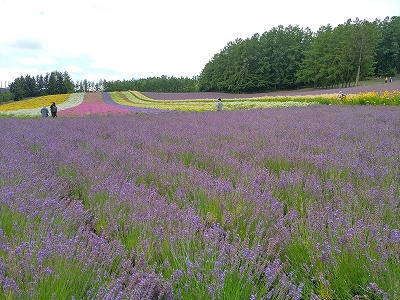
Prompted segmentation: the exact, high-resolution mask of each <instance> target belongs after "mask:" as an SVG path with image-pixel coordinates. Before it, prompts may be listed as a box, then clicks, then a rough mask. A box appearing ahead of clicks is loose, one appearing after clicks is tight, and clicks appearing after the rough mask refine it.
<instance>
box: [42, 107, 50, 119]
mask: <svg viewBox="0 0 400 300" xmlns="http://www.w3.org/2000/svg"><path fill="white" fill-rule="evenodd" d="M40 113H41V114H42V118H47V117H48V116H49V110H48V109H47V107H46V106H43V108H42V109H41V110H40Z"/></svg>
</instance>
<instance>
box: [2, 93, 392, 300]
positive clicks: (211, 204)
mask: <svg viewBox="0 0 400 300" xmlns="http://www.w3.org/2000/svg"><path fill="white" fill-rule="evenodd" d="M85 97H87V98H85V99H84V100H83V102H82V104H83V105H85V101H86V100H87V101H88V102H90V101H98V102H99V101H100V100H98V98H96V99H94V98H95V97H98V96H97V95H95V94H90V93H89V95H88V96H86V95H85ZM92 97H93V98H92ZM103 99H104V96H103ZM78 107H79V105H78ZM86 107H89V106H86ZM88 109H89V108H88ZM65 111H68V110H67V109H66V110H65ZM61 112H62V111H61ZM103 112H105V111H102V113H103ZM106 112H107V113H106V114H104V115H102V116H98V115H88V116H86V117H84V118H71V117H64V118H62V117H60V118H56V119H52V120H51V122H49V120H46V119H42V118H29V119H20V118H2V119H0V132H1V134H0V145H1V146H0V195H2V196H1V197H0V212H1V213H0V299H110V300H111V299H313V300H317V299H320V300H331V299H353V300H356V299H382V300H383V299H399V297H400V286H399V285H400V108H399V107H398V106H383V105H381V106H373V105H365V106H349V105H346V106H341V105H317V106H307V107H288V108H285V109H280V108H271V109H251V110H233V111H224V112H223V113H217V112H214V111H210V112H204V113H192V112H188V113H179V112H170V113H168V114H167V113H159V114H143V115H142V114H118V115H113V114H108V111H106Z"/></svg>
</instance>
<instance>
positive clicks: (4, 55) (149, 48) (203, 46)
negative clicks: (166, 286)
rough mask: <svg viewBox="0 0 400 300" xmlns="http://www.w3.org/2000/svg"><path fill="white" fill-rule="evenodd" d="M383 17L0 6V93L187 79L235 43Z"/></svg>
mask: <svg viewBox="0 0 400 300" xmlns="http://www.w3.org/2000/svg"><path fill="white" fill-rule="evenodd" d="M387 16H389V17H392V16H400V1H399V0H337V1H316V0H284V1H268V0H202V1H200V0H196V1H194V0H142V1H137V0H136V1H135V0H130V1H128V0H112V1H111V0H69V1H65V0H0V84H1V86H0V87H4V86H5V82H10V83H11V82H12V81H14V79H15V78H17V77H19V76H21V75H22V76H25V75H27V74H28V75H31V76H36V75H40V74H42V75H45V74H46V72H49V73H50V72H51V71H54V70H58V71H65V70H66V71H68V73H69V74H70V76H71V77H72V79H73V80H74V81H76V80H82V79H85V78H86V79H88V80H91V81H95V82H97V81H99V80H100V79H106V80H117V79H120V80H122V79H131V78H135V79H139V78H147V77H153V76H161V75H167V76H175V77H180V76H184V77H186V76H187V77H190V78H191V77H193V76H196V75H199V74H200V73H201V71H202V69H203V68H204V66H205V64H206V63H207V62H209V61H210V60H211V58H212V57H213V55H214V54H216V53H219V52H220V50H221V49H222V48H224V47H225V46H226V44H228V43H229V42H231V41H234V40H235V39H236V38H242V39H245V38H248V37H251V36H252V35H254V34H255V33H258V34H262V33H264V32H265V31H269V30H270V29H271V28H273V27H277V26H279V25H283V26H285V27H286V26H288V25H292V26H295V25H298V26H300V27H301V28H306V27H309V28H310V29H311V30H313V31H317V30H318V28H320V27H321V26H326V25H327V24H330V25H331V26H332V27H336V26H337V25H338V24H342V23H344V22H346V21H347V20H348V19H352V20H354V19H355V18H357V17H358V18H359V19H362V20H364V19H365V20H368V21H374V20H375V19H380V20H383V19H384V18H385V17H387Z"/></svg>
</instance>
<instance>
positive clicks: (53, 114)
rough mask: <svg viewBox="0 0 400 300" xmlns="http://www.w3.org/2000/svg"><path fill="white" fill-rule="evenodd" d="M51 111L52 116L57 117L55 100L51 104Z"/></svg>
mask: <svg viewBox="0 0 400 300" xmlns="http://www.w3.org/2000/svg"><path fill="white" fill-rule="evenodd" d="M50 111H51V116H52V117H53V118H55V117H57V106H56V104H55V102H53V103H52V104H51V106H50Z"/></svg>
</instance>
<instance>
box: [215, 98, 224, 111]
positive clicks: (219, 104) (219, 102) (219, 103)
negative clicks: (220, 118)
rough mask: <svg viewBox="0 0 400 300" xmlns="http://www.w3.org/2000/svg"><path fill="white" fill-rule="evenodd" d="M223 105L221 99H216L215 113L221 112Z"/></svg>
mask: <svg viewBox="0 0 400 300" xmlns="http://www.w3.org/2000/svg"><path fill="white" fill-rule="evenodd" d="M223 105H224V104H223V103H222V101H221V98H218V103H217V111H221V110H222V106H223Z"/></svg>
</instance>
